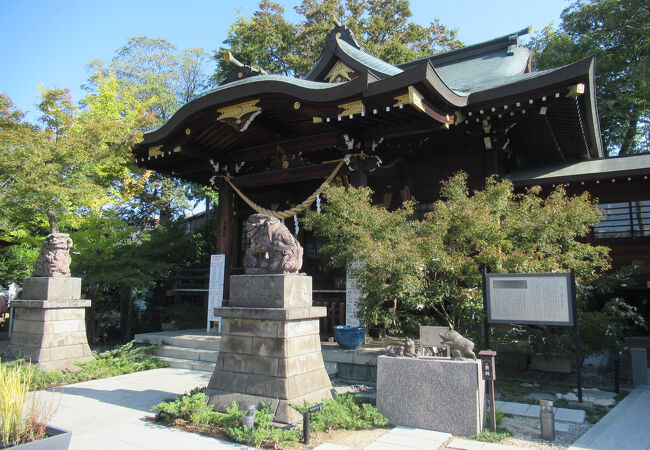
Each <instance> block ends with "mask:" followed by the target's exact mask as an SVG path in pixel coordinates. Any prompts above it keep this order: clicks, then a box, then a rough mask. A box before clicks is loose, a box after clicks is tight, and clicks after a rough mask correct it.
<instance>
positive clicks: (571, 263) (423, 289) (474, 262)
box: [305, 174, 609, 332]
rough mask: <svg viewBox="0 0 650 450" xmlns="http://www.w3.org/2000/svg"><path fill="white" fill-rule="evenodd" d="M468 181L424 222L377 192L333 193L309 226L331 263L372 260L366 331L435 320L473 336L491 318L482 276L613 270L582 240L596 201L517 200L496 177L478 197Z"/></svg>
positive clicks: (588, 275) (455, 180)
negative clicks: (374, 196) (376, 197)
mask: <svg viewBox="0 0 650 450" xmlns="http://www.w3.org/2000/svg"><path fill="white" fill-rule="evenodd" d="M466 181H467V176H466V175H465V174H458V175H456V176H454V177H452V178H450V179H449V180H448V181H447V182H445V183H443V186H442V189H441V193H440V200H439V201H437V202H436V203H435V204H434V208H433V211H432V212H430V213H429V214H428V215H427V216H426V218H425V219H424V220H415V219H413V204H412V203H406V204H405V205H404V206H403V207H402V208H400V209H398V210H396V211H392V212H391V211H387V210H386V209H385V208H383V207H381V206H375V205H373V204H372V202H371V191H370V190H369V189H368V188H359V189H355V188H349V189H347V190H346V189H344V188H341V187H330V188H328V189H326V191H325V193H324V195H325V198H326V200H327V202H326V203H324V206H323V211H324V213H323V214H317V213H315V212H313V211H311V212H309V213H308V214H307V217H306V220H305V222H306V225H305V226H306V228H308V229H313V230H314V232H315V234H316V235H317V236H319V237H322V238H323V239H324V241H325V242H326V244H325V245H324V246H323V247H322V251H323V252H324V253H325V254H326V255H329V256H330V258H331V264H332V265H334V266H336V267H347V266H349V264H350V263H351V262H352V261H353V260H355V259H360V260H363V261H365V263H366V265H365V268H363V269H359V270H358V271H357V275H358V276H359V279H360V281H361V284H362V285H363V289H364V294H365V298H364V299H363V300H362V301H361V304H360V314H361V317H362V319H363V320H364V322H365V323H366V324H367V325H370V326H371V325H381V326H386V327H389V328H392V329H393V330H394V331H398V332H399V331H413V328H414V327H415V326H417V325H418V324H421V323H423V322H426V321H427V320H428V319H427V318H428V317H432V316H435V317H437V319H438V321H442V322H443V323H446V324H448V325H449V326H451V327H453V328H455V329H457V330H459V331H461V332H464V331H467V330H468V329H469V328H470V327H472V326H475V325H477V324H478V323H480V320H481V319H482V317H483V306H482V291H481V270H482V269H486V270H488V271H489V272H497V273H498V272H520V273H526V272H550V271H555V270H564V271H567V270H570V269H575V270H576V273H577V274H578V276H579V278H580V279H581V280H583V281H588V280H591V279H593V278H594V276H595V274H597V273H598V272H600V271H602V270H604V269H606V268H608V264H609V261H608V249H607V248H605V247H596V246H591V245H589V244H586V243H584V242H582V239H581V238H583V237H584V236H585V235H587V233H588V232H589V230H590V228H591V226H593V224H595V223H596V222H597V221H598V220H599V217H600V213H599V212H598V208H597V207H596V205H595V204H594V203H593V202H592V201H591V200H590V199H589V197H588V195H587V194H584V195H581V196H579V197H572V198H570V197H567V195H566V193H565V191H564V190H563V189H562V187H559V188H557V189H556V190H555V191H554V192H552V193H551V194H550V195H549V196H548V197H546V198H542V197H541V196H540V189H539V188H533V189H530V190H529V191H528V192H526V193H522V194H517V193H515V192H514V191H513V186H512V184H511V183H510V182H509V181H497V180H495V179H494V178H489V179H488V180H487V181H486V186H485V188H484V189H483V190H480V191H476V192H474V193H472V194H470V193H469V191H468V189H467V183H466Z"/></svg>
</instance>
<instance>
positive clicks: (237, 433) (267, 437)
mask: <svg viewBox="0 0 650 450" xmlns="http://www.w3.org/2000/svg"><path fill="white" fill-rule="evenodd" d="M275 401H277V400H275ZM275 401H273V402H269V403H266V404H262V407H261V408H260V409H258V410H257V412H256V413H255V426H254V427H253V428H251V429H250V430H249V429H248V428H247V427H245V426H243V425H242V416H243V414H244V413H243V411H240V410H239V408H237V404H236V403H235V402H233V403H232V405H230V407H229V408H228V409H227V410H226V416H228V418H227V419H226V418H224V419H225V420H227V421H228V422H229V423H228V424H227V425H229V426H226V427H225V428H226V432H227V433H228V436H230V438H232V440H234V441H235V442H242V443H245V444H247V445H254V446H255V447H260V446H261V445H262V444H263V443H265V442H268V443H270V444H271V445H273V447H275V448H277V447H278V445H286V444H290V443H296V442H298V440H299V433H298V431H296V430H283V429H281V428H276V427H273V426H271V422H272V421H273V417H274V414H273V413H271V412H270V410H271V408H272V407H273V406H274V405H275ZM235 419H236V420H237V423H236V424H234V423H233V422H235Z"/></svg>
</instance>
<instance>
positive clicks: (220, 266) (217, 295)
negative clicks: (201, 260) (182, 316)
mask: <svg viewBox="0 0 650 450" xmlns="http://www.w3.org/2000/svg"><path fill="white" fill-rule="evenodd" d="M225 267H226V255H223V254H221V255H211V256H210V283H209V285H208V332H209V331H210V322H214V321H218V322H219V332H221V317H216V316H215V315H214V308H216V307H219V306H222V305H223V283H224V271H225Z"/></svg>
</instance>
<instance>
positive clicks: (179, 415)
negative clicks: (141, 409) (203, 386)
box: [151, 392, 223, 425]
mask: <svg viewBox="0 0 650 450" xmlns="http://www.w3.org/2000/svg"><path fill="white" fill-rule="evenodd" d="M151 410H152V411H153V410H158V411H159V412H158V418H159V419H160V420H174V419H183V420H186V421H188V422H192V423H197V424H203V425H206V424H208V423H217V422H218V421H219V419H220V418H221V416H223V414H221V413H218V412H215V411H213V410H212V407H210V406H209V405H208V403H207V398H206V395H205V394H204V393H202V392H201V393H196V394H193V395H181V396H178V397H176V398H175V399H169V400H165V401H164V402H162V403H159V404H157V405H156V406H154V407H153V408H151Z"/></svg>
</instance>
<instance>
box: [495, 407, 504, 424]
mask: <svg viewBox="0 0 650 450" xmlns="http://www.w3.org/2000/svg"><path fill="white" fill-rule="evenodd" d="M494 416H495V418H496V420H497V425H501V422H503V417H504V414H503V411H501V410H500V409H497V410H496V411H495V413H494Z"/></svg>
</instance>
